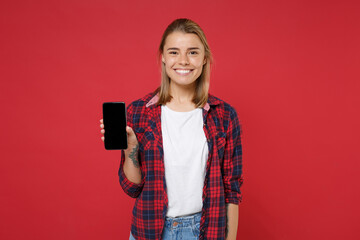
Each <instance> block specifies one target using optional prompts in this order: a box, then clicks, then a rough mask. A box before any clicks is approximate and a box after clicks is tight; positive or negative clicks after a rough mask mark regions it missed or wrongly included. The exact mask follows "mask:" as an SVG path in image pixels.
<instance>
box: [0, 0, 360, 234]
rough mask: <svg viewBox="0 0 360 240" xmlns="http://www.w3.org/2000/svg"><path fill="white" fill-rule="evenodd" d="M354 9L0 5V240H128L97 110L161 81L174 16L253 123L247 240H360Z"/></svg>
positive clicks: (246, 127)
mask: <svg viewBox="0 0 360 240" xmlns="http://www.w3.org/2000/svg"><path fill="white" fill-rule="evenodd" d="M359 12H360V11H359V1H355V0H354V1H340V0H339V1H331V0H330V1H320V0H316V1H310V0H308V1H304V0H303V1H300V0H297V1H286V0H273V1H266V0H258V1H250V0H249V1H221V2H220V1H192V0H183V1H170V0H162V1H145V0H143V1H132V2H131V3H130V1H114V0H106V1H104V0H101V1H100V0H81V1H80V0H76V1H74V0H72V1H70V0H63V1H54V0H50V1H49V0H46V1H45V0H43V1H40V0H31V1H30V0H29V1H25V0H23V1H16V0H14V1H1V3H0V13H1V29H0V30H1V37H0V43H1V44H0V51H1V57H0V61H1V69H0V74H1V75H0V77H1V86H0V89H1V90H0V91H1V93H0V94H1V95H0V98H1V99H0V100H1V101H0V102H1V112H2V114H1V123H0V126H1V140H0V141H1V145H0V146H1V162H0V181H1V184H0V194H1V195H0V209H1V212H0V238H1V239H6V240H10V239H16V240H18V239H55V240H56V239H68V240H72V239H89V240H90V239H128V236H129V231H130V216H131V210H132V206H133V202H134V200H133V199H131V198H130V197H128V196H127V195H125V194H124V192H123V191H122V189H121V187H120V185H119V183H118V176H117V171H118V167H119V160H120V152H118V151H105V149H104V146H103V142H102V141H101V140H100V137H101V134H100V127H99V119H100V118H102V108H101V106H102V102H105V101H125V102H126V103H127V104H128V103H130V102H131V101H133V100H135V99H137V98H140V97H142V96H143V95H144V94H146V93H148V92H150V91H152V90H154V89H155V88H156V87H157V86H158V85H159V83H160V77H159V76H160V73H159V67H158V64H157V58H156V50H157V47H158V45H159V42H160V37H161V34H162V32H163V31H164V30H165V28H166V26H167V25H168V24H169V23H170V22H171V21H172V20H174V19H175V18H178V17H188V18H191V19H193V20H194V21H196V22H198V23H199V24H200V26H202V28H203V29H204V31H205V34H206V35H207V38H208V41H209V44H210V47H211V49H212V51H213V54H214V58H215V64H214V66H213V72H212V79H211V88H210V92H212V93H213V94H215V95H216V96H218V97H220V98H222V99H223V100H225V101H227V102H229V103H230V104H232V105H233V106H234V107H235V108H236V110H237V111H238V114H239V117H240V120H241V123H242V125H243V152H244V155H243V164H244V177H245V181H244V185H243V188H242V191H243V195H244V201H243V203H242V204H241V205H240V219H239V229H238V239H249V240H257V239H268V240H279V239H280V240H282V239H284V240H285V239H292V240H297V239H299V240H300V239H327V240H331V239H360V231H359V228H358V224H359V222H360V219H359V218H360V217H359V216H360V215H359V213H360V212H359V202H360V193H359V184H358V183H359V182H360V181H359V180H360V177H359V169H360V168H359V167H360V164H359V159H360V156H359V155H360V154H359V150H358V145H359V143H360V141H359V140H360V139H359V133H360V131H359V120H360V119H359V118H360V117H359V100H360V98H359V92H360V84H359V79H360V76H359V75H360V74H359V66H360V65H359V64H360V57H359V56H360V48H359V42H360V32H359V31H360V18H359Z"/></svg>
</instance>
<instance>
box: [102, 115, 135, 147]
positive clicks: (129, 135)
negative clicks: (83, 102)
mask: <svg viewBox="0 0 360 240" xmlns="http://www.w3.org/2000/svg"><path fill="white" fill-rule="evenodd" d="M100 128H101V130H100V132H101V134H102V135H104V134H105V129H104V121H103V119H100ZM126 132H127V142H128V148H127V149H133V148H134V147H136V146H138V144H139V142H138V140H137V138H136V135H135V132H134V130H133V129H132V128H131V127H129V126H126ZM101 140H102V141H105V137H104V136H102V137H101Z"/></svg>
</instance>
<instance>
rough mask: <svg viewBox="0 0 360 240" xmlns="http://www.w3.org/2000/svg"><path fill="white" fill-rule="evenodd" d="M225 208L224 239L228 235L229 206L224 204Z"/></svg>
mask: <svg viewBox="0 0 360 240" xmlns="http://www.w3.org/2000/svg"><path fill="white" fill-rule="evenodd" d="M225 206H226V228H225V239H226V238H227V236H228V234H229V221H228V218H229V216H228V215H229V213H228V211H229V204H225Z"/></svg>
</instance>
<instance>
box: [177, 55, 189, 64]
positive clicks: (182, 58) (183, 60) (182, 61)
mask: <svg viewBox="0 0 360 240" xmlns="http://www.w3.org/2000/svg"><path fill="white" fill-rule="evenodd" d="M179 60H180V64H182V65H188V64H189V59H188V56H187V54H180V59H179Z"/></svg>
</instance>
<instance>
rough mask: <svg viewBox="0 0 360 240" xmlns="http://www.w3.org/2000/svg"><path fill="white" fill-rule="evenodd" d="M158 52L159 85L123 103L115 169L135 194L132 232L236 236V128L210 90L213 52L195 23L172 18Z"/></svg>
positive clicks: (140, 235)
mask: <svg viewBox="0 0 360 240" xmlns="http://www.w3.org/2000/svg"><path fill="white" fill-rule="evenodd" d="M159 59H161V64H162V81H161V86H160V87H159V88H158V89H156V90H155V91H154V92H152V93H149V94H147V95H146V96H144V97H142V98H140V99H138V100H136V101H133V102H132V103H131V104H130V105H129V106H128V108H127V122H128V126H127V129H126V130H127V133H128V148H127V149H126V150H123V151H122V152H121V161H120V167H119V172H118V174H119V181H120V185H121V187H122V188H123V190H124V191H125V193H126V194H128V195H129V196H130V197H133V198H136V201H135V206H134V208H133V212H132V213H133V216H132V223H131V231H130V239H137V240H148V239H164V240H167V239H174V240H175V239H188V240H191V239H208V240H212V239H214V240H215V239H217V240H219V239H227V240H231V239H233V240H235V239H236V233H237V225H238V204H239V203H240V202H241V191H240V186H241V185H242V181H243V178H242V147H241V136H240V135H241V128H240V125H239V120H238V117H237V113H236V111H235V110H234V108H233V107H231V106H230V105H229V104H228V103H226V102H224V101H223V100H221V99H219V98H217V97H215V96H213V95H211V94H210V93H208V90H209V78H210V64H211V62H212V55H211V52H210V48H209V46H208V43H207V40H206V38H205V35H204V33H203V31H202V29H201V28H200V27H199V25H197V24H196V23H195V22H193V21H191V20H189V19H176V20H175V21H173V22H172V23H171V24H170V25H169V26H168V27H167V28H166V30H165V32H164V34H163V36H162V39H161V43H160V47H159ZM100 122H101V124H100V127H101V128H102V129H101V133H102V134H104V132H105V131H104V129H103V128H104V125H103V121H102V119H101V120H100ZM102 140H104V137H102Z"/></svg>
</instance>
